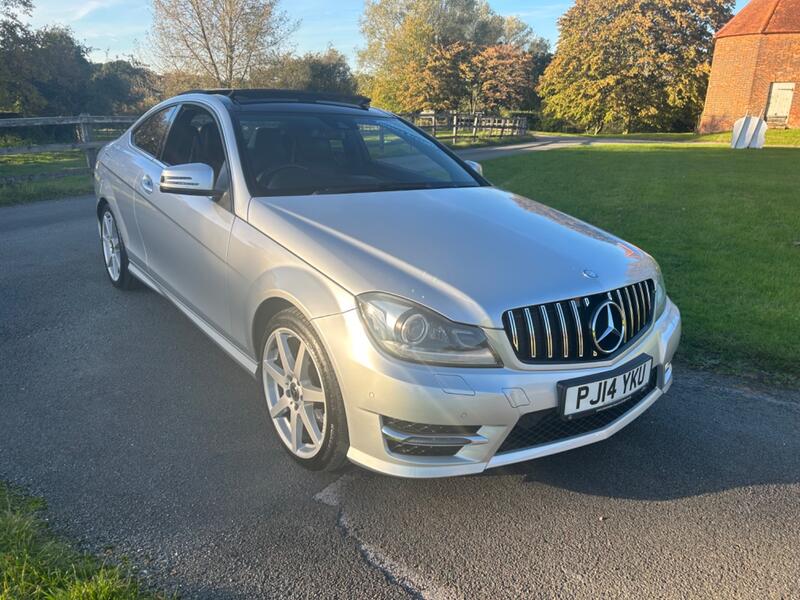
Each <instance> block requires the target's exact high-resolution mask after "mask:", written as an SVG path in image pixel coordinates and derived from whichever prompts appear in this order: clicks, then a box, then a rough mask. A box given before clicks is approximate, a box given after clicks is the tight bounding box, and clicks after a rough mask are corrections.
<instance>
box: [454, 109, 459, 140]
mask: <svg viewBox="0 0 800 600" xmlns="http://www.w3.org/2000/svg"><path fill="white" fill-rule="evenodd" d="M456 142H458V113H455V114H454V115H453V144H455V143H456Z"/></svg>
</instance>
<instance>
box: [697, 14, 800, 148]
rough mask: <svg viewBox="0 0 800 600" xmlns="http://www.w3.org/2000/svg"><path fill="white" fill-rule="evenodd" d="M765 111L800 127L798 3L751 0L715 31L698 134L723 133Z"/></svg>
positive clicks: (773, 123) (777, 122)
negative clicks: (736, 123) (744, 117)
mask: <svg viewBox="0 0 800 600" xmlns="http://www.w3.org/2000/svg"><path fill="white" fill-rule="evenodd" d="M764 111H766V112H765V116H766V119H767V122H768V123H769V125H770V127H794V128H800V0H751V2H750V3H749V4H748V5H747V6H745V7H744V8H743V9H742V10H741V11H740V12H739V14H737V15H736V16H735V17H734V18H733V19H731V20H730V21H729V22H728V24H727V25H725V26H724V27H723V28H722V29H720V30H719V32H717V35H716V42H715V46H714V61H713V64H712V66H711V79H710V80H709V83H708V94H707V95H706V104H705V109H704V110H703V117H702V119H701V120H700V131H701V132H703V133H706V132H712V131H728V130H730V129H732V128H733V124H734V122H735V121H736V120H737V119H739V118H740V117H743V116H745V114H750V115H761V114H762V112H764Z"/></svg>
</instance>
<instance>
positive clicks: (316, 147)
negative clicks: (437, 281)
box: [237, 112, 481, 196]
mask: <svg viewBox="0 0 800 600" xmlns="http://www.w3.org/2000/svg"><path fill="white" fill-rule="evenodd" d="M237 135H238V136H239V148H240V152H241V153H242V163H243V168H244V169H245V172H246V175H247V179H248V183H249V185H250V187H251V192H252V193H253V195H254V196H291V195H306V194H344V193H354V192H373V191H385V190H406V189H430V188H446V187H475V186H479V185H481V183H480V182H479V181H478V180H476V179H475V178H474V177H473V176H472V175H471V174H470V173H469V172H468V171H467V170H466V169H464V167H462V166H461V165H460V164H459V163H458V162H457V161H456V160H455V159H453V158H452V157H451V156H449V155H448V154H447V153H446V152H444V151H443V150H442V149H441V148H439V147H438V146H437V145H436V144H435V143H434V142H432V141H431V140H429V139H428V138H427V137H425V136H424V135H422V134H420V133H418V132H417V131H415V130H414V129H412V128H411V127H409V126H408V125H406V124H405V123H403V122H402V121H401V120H399V119H396V118H393V117H379V116H371V115H363V116H361V115H348V114H336V113H328V114H314V113H293V114H286V115H282V114H276V113H274V112H263V113H250V112H247V113H241V114H239V115H238V119H237Z"/></svg>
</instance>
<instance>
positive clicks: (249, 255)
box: [228, 219, 356, 357]
mask: <svg viewBox="0 0 800 600" xmlns="http://www.w3.org/2000/svg"><path fill="white" fill-rule="evenodd" d="M232 234H233V235H232V236H231V243H230V246H229V250H228V260H229V264H230V266H231V269H232V271H231V273H232V281H231V296H232V304H231V310H232V315H233V325H234V331H233V334H234V337H235V338H237V339H239V340H241V341H242V342H243V343H244V346H245V347H246V349H247V351H248V352H250V353H251V355H252V356H253V357H255V356H257V354H258V352H257V345H258V344H259V342H260V339H259V338H260V336H261V332H256V333H254V332H253V325H254V323H255V319H256V314H257V313H258V310H259V307H261V305H262V304H264V303H265V302H269V301H271V300H275V299H280V300H283V301H284V302H287V303H290V304H291V305H293V306H294V307H296V308H297V309H298V310H299V311H300V312H301V313H303V315H304V316H305V317H306V318H307V319H308V320H309V321H311V322H312V323H313V320H314V319H317V318H319V317H324V316H328V315H333V314H338V313H341V312H344V311H346V310H350V309H352V308H354V307H355V305H356V303H355V298H354V297H353V295H352V294H350V292H348V291H347V290H345V289H344V288H343V287H341V286H340V285H338V284H337V283H335V282H334V281H333V280H332V279H330V278H328V277H327V276H326V275H324V274H323V273H321V272H320V271H317V270H316V269H314V268H313V267H312V266H310V265H309V264H307V263H306V262H304V261H302V260H301V259H299V258H298V257H297V256H295V255H294V254H292V253H291V252H289V251H288V250H287V249H286V248H284V247H283V246H281V245H280V244H277V243H276V242H275V241H273V240H272V239H271V238H269V237H268V236H266V235H264V234H263V233H262V232H260V231H259V230H257V229H256V228H254V227H252V226H251V225H249V224H248V223H246V222H245V221H242V220H240V219H237V220H236V222H235V223H234V227H233V232H232Z"/></svg>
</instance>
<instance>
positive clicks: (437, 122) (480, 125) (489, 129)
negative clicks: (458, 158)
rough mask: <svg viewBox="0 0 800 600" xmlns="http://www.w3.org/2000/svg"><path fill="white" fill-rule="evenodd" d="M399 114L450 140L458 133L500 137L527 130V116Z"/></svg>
mask: <svg viewBox="0 0 800 600" xmlns="http://www.w3.org/2000/svg"><path fill="white" fill-rule="evenodd" d="M403 117H404V118H405V119H406V120H408V121H411V122H412V123H414V125H416V126H417V127H419V128H420V129H424V130H425V131H427V132H428V133H430V134H432V135H434V136H437V137H450V136H452V137H453V142H456V141H457V140H458V138H459V136H461V137H462V138H463V137H468V138H471V139H473V140H476V139H478V137H479V136H480V135H484V136H493V137H499V138H502V137H505V136H509V137H512V136H520V135H525V134H526V133H527V131H528V119H527V117H500V116H497V115H481V114H469V113H455V112H437V113H414V114H406V115H403Z"/></svg>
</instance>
